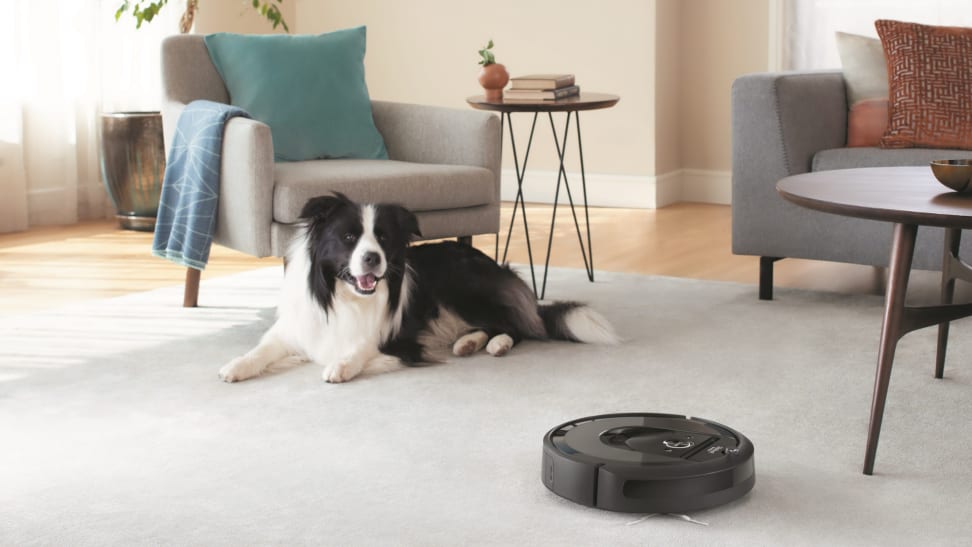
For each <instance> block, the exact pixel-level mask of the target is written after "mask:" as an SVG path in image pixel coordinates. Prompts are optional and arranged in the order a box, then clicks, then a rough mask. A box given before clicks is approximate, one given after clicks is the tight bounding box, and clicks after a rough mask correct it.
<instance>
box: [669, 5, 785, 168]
mask: <svg viewBox="0 0 972 547" xmlns="http://www.w3.org/2000/svg"><path fill="white" fill-rule="evenodd" d="M678 1H679V4H680V5H681V10H682V12H681V17H682V19H681V24H680V26H679V29H680V31H679V35H680V36H679V40H678V44H679V47H678V50H679V52H680V63H679V64H680V65H681V68H680V71H679V89H680V93H679V96H680V97H681V104H680V105H679V122H680V126H681V128H682V131H681V135H680V149H681V166H682V167H683V168H687V169H704V170H716V171H729V170H730V169H731V168H732V164H731V152H732V146H731V139H730V123H731V119H730V112H729V99H730V90H731V88H732V81H733V80H734V79H735V78H736V77H738V76H740V75H742V74H745V73H748V72H763V71H766V69H767V66H768V62H769V61H768V43H769V30H768V27H769V7H768V1H771V0H732V1H731V2H725V1H721V0H678Z"/></svg>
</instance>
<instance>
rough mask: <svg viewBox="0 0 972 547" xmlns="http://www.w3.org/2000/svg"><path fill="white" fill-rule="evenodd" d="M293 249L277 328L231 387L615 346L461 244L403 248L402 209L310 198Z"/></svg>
mask: <svg viewBox="0 0 972 547" xmlns="http://www.w3.org/2000/svg"><path fill="white" fill-rule="evenodd" d="M301 217H302V219H303V223H302V227H301V229H300V232H299V233H298V235H297V237H296V238H295V239H294V242H293V244H292V246H291V248H290V252H289V254H288V262H287V270H286V274H285V276H284V284H283V289H282V298H281V302H280V305H279V308H278V311H277V321H276V323H275V324H274V325H273V327H271V328H270V330H269V331H267V333H266V334H265V335H264V336H263V338H262V339H261V340H260V343H259V344H258V345H257V346H256V347H255V348H253V349H252V350H250V351H249V352H248V353H246V354H245V355H243V356H241V357H238V358H236V359H234V360H232V361H230V362H229V363H228V364H226V365H225V366H223V368H221V369H220V371H219V376H220V378H222V379H223V380H225V381H227V382H237V381H240V380H246V379H247V378H252V377H254V376H257V375H259V374H260V373H262V372H264V371H265V370H267V368H268V367H270V366H271V365H273V364H274V363H276V362H278V361H281V360H283V359H285V358H288V357H289V358H296V360H299V361H313V362H315V363H319V364H321V365H323V366H324V379H325V380H327V381H328V382H346V381H348V380H350V379H352V378H354V377H355V376H357V375H359V374H361V373H362V372H366V373H378V372H386V371H391V370H395V369H398V368H401V367H402V366H407V365H415V364H419V363H423V362H437V361H441V360H442V357H441V354H443V353H446V350H448V349H450V347H451V350H452V353H453V354H454V355H458V356H465V355H470V354H473V353H475V352H477V351H479V350H480V349H483V348H484V347H485V348H486V351H487V352H488V353H490V354H491V355H494V356H500V355H503V354H505V353H506V352H508V351H509V350H510V348H512V347H513V344H515V343H517V342H518V341H520V340H523V339H536V340H545V339H556V340H570V341H574V342H588V343H603V344H613V343H617V342H618V337H617V335H616V334H615V333H614V330H613V329H612V327H611V325H610V324H609V323H608V322H607V321H606V320H605V319H604V318H603V317H602V316H600V315H599V314H598V313H597V312H595V311H594V310H592V309H590V308H588V307H586V306H583V305H581V304H577V303H573V302H556V303H552V304H546V305H544V304H538V303H537V301H536V299H535V298H534V295H533V292H532V291H531V290H530V288H529V287H528V286H527V284H526V283H524V282H523V280H521V279H520V278H519V277H518V276H517V275H516V274H515V273H514V272H513V271H512V270H510V269H509V268H508V267H506V266H500V265H498V264H497V263H496V262H494V261H493V260H492V259H491V258H489V257H488V256H486V255H485V254H483V253H481V252H480V251H478V250H476V249H475V248H473V247H471V246H468V245H460V244H458V243H453V242H445V243H434V244H425V245H416V246H409V243H410V241H411V240H412V239H413V238H415V237H416V236H420V235H421V234H420V233H419V229H418V221H417V220H416V218H415V215H413V214H412V213H411V212H410V211H408V210H407V209H405V208H403V207H400V206H397V205H358V204H355V203H353V202H351V201H350V200H349V199H348V198H347V197H345V196H344V195H342V194H336V195H334V196H324V197H318V198H314V199H311V200H310V201H308V202H307V204H306V205H305V206H304V209H303V211H302V212H301Z"/></svg>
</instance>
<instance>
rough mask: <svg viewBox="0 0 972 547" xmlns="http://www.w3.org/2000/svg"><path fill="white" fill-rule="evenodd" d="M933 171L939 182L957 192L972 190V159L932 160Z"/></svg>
mask: <svg viewBox="0 0 972 547" xmlns="http://www.w3.org/2000/svg"><path fill="white" fill-rule="evenodd" d="M931 170H932V173H934V174H935V178H936V179H938V182H940V183H942V184H944V185H945V186H948V187H949V188H951V189H952V190H955V191H956V192H968V191H972V185H970V184H969V183H970V182H972V160H935V161H933V162H931Z"/></svg>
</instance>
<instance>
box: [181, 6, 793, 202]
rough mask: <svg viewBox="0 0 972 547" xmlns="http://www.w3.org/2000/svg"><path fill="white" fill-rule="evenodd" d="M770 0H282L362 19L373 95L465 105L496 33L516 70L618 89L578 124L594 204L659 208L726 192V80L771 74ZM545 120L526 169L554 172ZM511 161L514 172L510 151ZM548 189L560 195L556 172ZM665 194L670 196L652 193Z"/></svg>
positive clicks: (291, 15)
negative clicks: (483, 51) (611, 101)
mask: <svg viewBox="0 0 972 547" xmlns="http://www.w3.org/2000/svg"><path fill="white" fill-rule="evenodd" d="M775 1H777V0H732V1H728V0H611V1H610V2H600V3H595V2H587V1H584V0H530V1H523V0H494V1H493V2H490V3H483V2H471V1H469V0H411V1H408V2H399V1H389V0H285V2H284V4H283V5H284V14H285V17H286V18H287V20H288V22H290V27H291V31H292V32H299V33H319V32H327V31H331V30H336V29H341V28H347V27H352V26H358V25H366V26H367V27H368V53H367V56H366V61H365V62H366V69H367V74H368V86H369V91H370V93H371V95H372V97H374V98H377V99H387V100H396V101H403V102H413V103H422V104H434V105H441V106H447V107H454V108H468V106H467V105H466V103H465V98H466V97H467V96H470V95H474V94H478V93H480V92H481V89H480V88H479V85H478V83H477V82H476V77H477V74H478V71H479V65H478V64H477V62H478V60H479V57H478V54H477V51H478V50H479V48H481V47H482V46H483V45H484V44H485V42H486V41H487V40H489V39H493V40H494V42H495V43H496V47H495V48H494V51H495V53H496V56H497V60H498V62H500V63H503V64H504V65H506V67H507V68H508V70H509V71H510V73H511V74H513V75H521V74H527V73H532V72H559V71H563V72H573V73H574V74H576V76H577V81H578V84H579V85H580V86H581V88H582V89H585V90H588V91H605V92H611V93H616V94H618V95H620V96H621V101H620V102H619V103H618V105H617V106H616V107H614V108H612V109H609V110H603V111H597V112H589V113H585V114H583V115H582V118H581V121H582V124H583V136H584V155H585V167H586V169H587V172H588V175H589V177H588V178H589V179H591V180H592V181H593V183H590V184H588V187H589V189H590V191H591V193H592V195H593V196H594V198H593V199H592V201H593V202H598V200H599V201H600V203H601V204H605V205H620V204H625V203H630V204H631V205H635V206H646V204H647V206H654V204H655V203H656V201H657V203H658V204H665V203H669V202H672V201H679V200H682V199H686V200H695V201H715V202H725V201H726V200H727V199H728V195H729V191H728V184H729V172H730V170H731V163H730V161H731V160H730V157H731V140H730V122H731V120H730V111H729V100H730V88H731V85H732V81H733V79H734V78H736V77H737V76H739V75H741V74H744V73H747V72H757V71H764V70H766V69H767V66H768V63H769V60H768V58H769V53H768V51H769V48H768V42H769V24H770V23H769V7H770V4H771V3H772V2H775ZM200 4H201V8H200V12H199V14H198V15H197V18H196V32H200V33H208V32H221V31H228V32H268V31H269V25H268V24H267V23H266V21H265V20H263V19H262V18H261V17H259V15H257V14H256V13H253V10H252V9H251V8H249V3H248V2H243V1H241V0H206V1H205V2H201V3H200ZM541 121H542V122H543V124H542V125H539V126H538V131H537V137H536V140H535V143H534V151H533V153H532V155H531V158H530V167H531V170H540V171H542V170H547V171H548V172H549V173H552V172H553V169H554V168H555V166H556V158H555V156H554V154H553V153H552V150H553V148H552V147H553V143H552V142H551V138H550V128H549V125H548V122H546V121H545V120H542V119H541ZM561 123H562V122H561V121H559V120H558V130H559V131H562V126H561V125H559V124H561ZM515 125H516V128H517V141H518V143H524V142H525V141H526V136H527V129H528V128H527V125H528V124H527V123H526V117H523V116H521V117H518V118H515ZM569 147H570V150H569V151H568V157H569V158H571V160H570V161H569V162H568V170H572V171H576V170H577V168H578V165H577V164H576V161H574V160H573V158H574V157H575V156H572V155H571V152H572V151H573V150H574V148H575V147H576V140H572V141H571V142H570V144H569ZM504 156H505V157H504V164H505V167H506V168H507V169H511V168H512V165H513V162H512V158H511V154H509V150H508V149H507V151H506V152H505V153H504ZM507 178H508V177H507ZM505 183H506V181H504V184H505ZM547 184H548V186H550V188H551V189H552V182H551V181H550V180H549V177H548V180H547ZM599 192H600V194H598V193H599ZM551 193H552V192H551ZM647 194H650V195H651V196H652V197H651V199H650V200H646V199H645V195H647ZM662 194H664V196H665V198H664V199H662V198H661V197H659V198H658V199H657V200H656V199H655V196H656V195H657V196H661V195H662ZM540 199H542V198H540ZM648 201H650V202H651V203H648Z"/></svg>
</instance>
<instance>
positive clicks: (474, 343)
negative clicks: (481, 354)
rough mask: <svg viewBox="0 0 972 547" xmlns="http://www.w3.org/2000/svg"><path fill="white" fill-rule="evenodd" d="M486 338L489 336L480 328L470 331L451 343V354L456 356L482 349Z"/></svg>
mask: <svg viewBox="0 0 972 547" xmlns="http://www.w3.org/2000/svg"><path fill="white" fill-rule="evenodd" d="M487 340H489V336H488V335H487V334H486V333H485V332H483V331H481V330H477V331H474V332H470V333H469V334H466V335H464V336H462V337H460V338H459V339H458V340H456V343H455V344H453V345H452V354H453V355H455V356H457V357H465V356H467V355H472V354H474V353H476V352H477V351H479V350H481V349H483V347H484V346H485V345H486V341H487Z"/></svg>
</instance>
